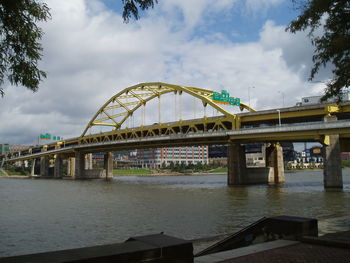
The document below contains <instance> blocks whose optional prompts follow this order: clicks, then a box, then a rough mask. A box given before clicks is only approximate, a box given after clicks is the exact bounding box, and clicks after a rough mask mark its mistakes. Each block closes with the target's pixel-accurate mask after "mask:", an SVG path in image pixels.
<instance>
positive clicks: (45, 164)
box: [40, 156, 49, 176]
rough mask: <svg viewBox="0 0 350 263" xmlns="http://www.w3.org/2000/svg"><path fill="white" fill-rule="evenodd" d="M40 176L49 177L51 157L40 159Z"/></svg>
mask: <svg viewBox="0 0 350 263" xmlns="http://www.w3.org/2000/svg"><path fill="white" fill-rule="evenodd" d="M40 176H49V157H47V156H43V157H40Z"/></svg>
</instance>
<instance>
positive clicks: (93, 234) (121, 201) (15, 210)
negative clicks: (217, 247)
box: [0, 170, 350, 256]
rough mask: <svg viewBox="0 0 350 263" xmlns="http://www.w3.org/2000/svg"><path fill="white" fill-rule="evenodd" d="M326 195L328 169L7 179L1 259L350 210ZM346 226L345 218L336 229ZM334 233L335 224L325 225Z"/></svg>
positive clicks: (336, 195)
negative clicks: (266, 179)
mask: <svg viewBox="0 0 350 263" xmlns="http://www.w3.org/2000/svg"><path fill="white" fill-rule="evenodd" d="M343 174H344V190H343V191H341V192H325V191H324V190H323V176H322V172H321V171H311V172H298V173H289V174H286V181H287V182H286V183H285V184H284V185H282V186H268V185H253V186H246V187H227V186H226V176H225V175H203V176H162V177H152V176H149V177H144V176H142V177H138V176H125V177H117V178H114V180H113V181H112V182H105V181H71V180H31V179H28V180H24V179H23V180H17V179H5V178H2V179H1V180H0V199H1V203H0V209H1V213H0V233H1V234H0V235H1V238H0V256H5V255H15V254H23V253H31V252H39V251H48V250H57V249H64V248H74V247H82V246H91V245H97V244H106V243H112V242H120V241H123V240H125V239H127V238H128V237H130V236H134V235H142V234H151V233H158V232H162V231H164V232H165V233H166V234H169V235H175V236H178V237H182V238H187V239H193V238H199V237H205V236H211V235H216V234H221V233H227V232H232V231H236V230H238V229H240V228H242V227H244V226H246V225H248V224H249V223H251V222H253V221H255V220H257V219H259V218H261V217H263V216H273V215H281V214H288V215H297V216H306V217H317V218H322V217H326V216H329V215H343V214H346V213H348V212H349V211H350V210H349V208H350V202H349V201H350V171H349V170H344V172H343ZM335 224H339V221H337V222H336V223H333V225H335ZM324 227H327V229H331V228H332V222H331V223H329V224H328V225H324Z"/></svg>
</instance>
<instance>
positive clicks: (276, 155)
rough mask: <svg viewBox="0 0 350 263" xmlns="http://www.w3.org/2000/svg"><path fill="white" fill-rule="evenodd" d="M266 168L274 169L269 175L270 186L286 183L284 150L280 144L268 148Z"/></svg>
mask: <svg viewBox="0 0 350 263" xmlns="http://www.w3.org/2000/svg"><path fill="white" fill-rule="evenodd" d="M265 156H266V167H271V168H273V169H272V171H273V172H270V173H269V178H268V183H269V184H281V183H284V182H285V177H284V164H283V148H282V147H281V145H279V144H272V145H270V146H269V147H267V148H266V154H265Z"/></svg>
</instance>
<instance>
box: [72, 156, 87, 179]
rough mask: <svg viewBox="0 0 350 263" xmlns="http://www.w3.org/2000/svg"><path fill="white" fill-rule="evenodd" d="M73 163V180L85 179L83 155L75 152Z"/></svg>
mask: <svg viewBox="0 0 350 263" xmlns="http://www.w3.org/2000/svg"><path fill="white" fill-rule="evenodd" d="M74 159H75V162H74V168H75V169H74V178H75V179H83V178H85V154H84V153H82V152H75V158H74Z"/></svg>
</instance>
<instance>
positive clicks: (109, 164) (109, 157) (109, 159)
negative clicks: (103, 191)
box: [103, 152, 114, 179]
mask: <svg viewBox="0 0 350 263" xmlns="http://www.w3.org/2000/svg"><path fill="white" fill-rule="evenodd" d="M113 157H114V156H113V153H112V152H108V153H106V154H105V155H104V159H103V164H104V168H105V170H106V179H108V178H112V177H113V159H114V158H113Z"/></svg>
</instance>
